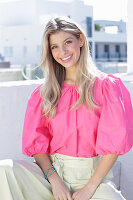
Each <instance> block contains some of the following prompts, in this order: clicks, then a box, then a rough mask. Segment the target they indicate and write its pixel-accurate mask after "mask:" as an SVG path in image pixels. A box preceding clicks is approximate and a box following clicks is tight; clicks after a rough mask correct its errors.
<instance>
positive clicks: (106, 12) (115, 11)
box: [84, 0, 127, 22]
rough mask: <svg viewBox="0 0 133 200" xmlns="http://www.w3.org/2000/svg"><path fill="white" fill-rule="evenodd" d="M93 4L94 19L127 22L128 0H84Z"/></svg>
mask: <svg viewBox="0 0 133 200" xmlns="http://www.w3.org/2000/svg"><path fill="white" fill-rule="evenodd" d="M84 2H85V3H86V4H91V5H93V16H94V19H95V20H97V19H106V20H114V21H117V20H118V21H119V20H121V19H122V20H123V21H126V22H127V0H84Z"/></svg>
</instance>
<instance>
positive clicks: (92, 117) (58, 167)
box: [1, 17, 133, 200]
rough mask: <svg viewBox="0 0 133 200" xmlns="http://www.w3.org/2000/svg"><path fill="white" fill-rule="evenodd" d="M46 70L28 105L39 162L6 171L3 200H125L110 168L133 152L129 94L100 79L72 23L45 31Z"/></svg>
mask: <svg viewBox="0 0 133 200" xmlns="http://www.w3.org/2000/svg"><path fill="white" fill-rule="evenodd" d="M41 65H42V68H43V69H44V72H45V82H44V84H42V85H40V86H39V87H37V88H36V89H35V90H34V91H33V93H32V94H31V96H30V98H29V101H28V106H27V110H26V115H25V122H24V129H23V145H22V146H23V153H24V154H25V155H27V156H30V157H34V158H35V162H34V163H32V162H27V161H11V164H10V165H9V164H8V165H6V164H5V163H4V164H3V167H2V170H3V171H4V172H6V178H5V177H3V182H4V184H5V185H6V194H7V193H8V198H6V196H4V195H5V193H4V192H3V193H2V194H1V195H3V196H2V197H3V199H4V200H5V199H8V200H10V199H16V200H21V199H26V200H31V199H32V200H42V199H45V200H52V199H55V200H72V199H73V200H88V199H93V200H96V199H101V200H105V199H106V200H122V199H124V197H123V196H122V195H121V192H120V191H118V190H117V189H116V186H115V185H114V184H113V182H112V181H111V178H112V177H113V175H112V171H111V168H112V166H113V165H114V163H115V161H116V160H117V158H118V155H123V154H125V153H126V152H128V151H129V150H130V149H131V147H132V145H133V110H132V105H131V99H130V95H129V92H128V90H127V89H126V87H125V86H124V84H123V83H122V81H121V80H120V79H119V78H117V77H115V76H113V75H111V74H110V75H106V74H104V73H102V72H100V71H98V69H97V68H96V67H95V65H94V63H93V62H92V60H91V56H90V53H89V51H88V43H87V38H86V36H85V34H84V32H83V31H82V30H81V28H80V27H79V26H78V25H77V24H76V23H75V22H73V21H72V20H70V19H69V18H65V17H59V18H54V19H52V20H50V21H49V22H48V24H47V25H46V28H45V31H44V36H43V47H42V63H41ZM100 155H101V156H102V157H100ZM11 165H13V167H12V166H11ZM7 180H8V184H9V185H8V184H7Z"/></svg>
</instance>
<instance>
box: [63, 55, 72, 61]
mask: <svg viewBox="0 0 133 200" xmlns="http://www.w3.org/2000/svg"><path fill="white" fill-rule="evenodd" d="M70 57H71V56H68V57H66V58H62V60H67V59H69V58H70Z"/></svg>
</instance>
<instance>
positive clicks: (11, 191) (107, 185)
mask: <svg viewBox="0 0 133 200" xmlns="http://www.w3.org/2000/svg"><path fill="white" fill-rule="evenodd" d="M50 157H51V161H52V162H53V165H54V167H55V168H56V170H57V173H58V174H59V176H60V177H61V178H62V180H63V182H64V184H65V185H66V186H67V187H68V189H69V191H70V192H71V194H73V192H75V191H77V190H78V189H80V188H82V187H83V186H84V185H85V184H86V183H87V182H88V180H89V179H90V178H91V176H92V174H93V172H94V170H95V169H96V167H97V165H98V162H99V156H96V157H93V158H79V157H71V156H66V155H61V154H58V153H56V154H54V155H51V156H50ZM111 178H112V171H110V172H109V173H108V175H107V176H106V177H105V178H104V179H103V181H102V182H101V184H100V185H99V186H98V188H97V190H96V192H95V194H94V195H93V197H92V198H91V199H92V200H124V199H125V198H124V197H123V196H122V195H121V192H120V191H118V190H117V189H116V186H115V185H114V184H113V183H112V182H111ZM0 200H54V197H53V195H52V190H51V185H50V183H49V182H48V181H46V180H45V178H44V174H43V172H42V170H41V169H40V167H39V166H38V165H37V164H36V163H35V162H30V161H24V160H17V161H15V160H11V159H8V160H1V161H0Z"/></svg>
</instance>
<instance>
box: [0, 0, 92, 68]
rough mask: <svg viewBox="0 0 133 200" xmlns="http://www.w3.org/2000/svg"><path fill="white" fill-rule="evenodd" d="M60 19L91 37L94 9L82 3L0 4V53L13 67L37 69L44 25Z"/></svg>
mask: <svg viewBox="0 0 133 200" xmlns="http://www.w3.org/2000/svg"><path fill="white" fill-rule="evenodd" d="M81 11H82V15H81V14H80V13H81ZM6 13H8V15H7V14H6ZM59 15H63V16H69V17H71V18H72V19H74V20H75V21H77V23H79V24H80V25H81V27H82V28H83V29H84V30H85V32H88V36H89V35H90V36H91V35H93V33H92V32H93V30H92V29H91V28H92V27H93V26H92V24H91V23H92V16H93V9H92V7H91V6H87V5H85V4H84V2H83V1H81V0H74V1H72V2H69V1H66V2H60V1H59V2H58V1H52V0H51V1H50V0H43V1H42V0H28V1H27V0H21V1H14V2H5V3H4V2H2V3H0V25H1V27H0V53H1V54H2V55H3V56H4V57H5V60H6V61H10V62H11V64H13V65H14V64H15V65H16V64H21V65H26V64H31V65H38V64H39V62H40V49H41V43H42V35H43V31H44V27H45V24H46V22H47V21H48V20H49V19H50V18H51V17H54V16H59ZM86 22H88V23H86ZM86 24H88V27H87V26H86ZM89 25H90V28H89ZM90 31H91V32H90ZM89 41H92V37H89Z"/></svg>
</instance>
